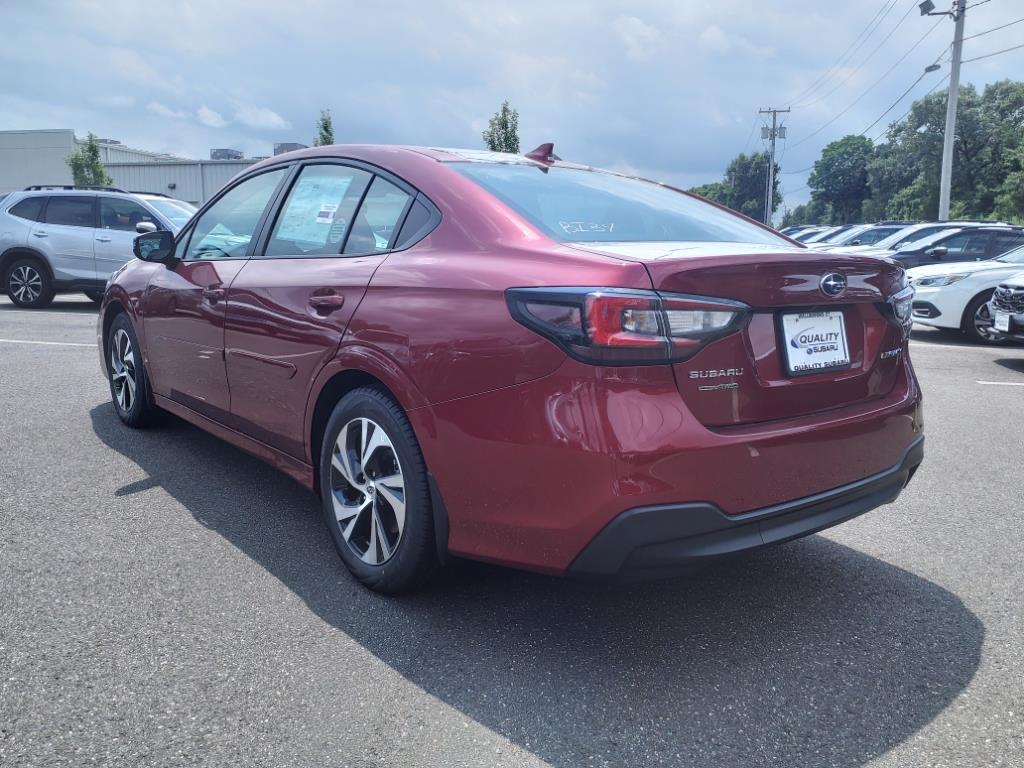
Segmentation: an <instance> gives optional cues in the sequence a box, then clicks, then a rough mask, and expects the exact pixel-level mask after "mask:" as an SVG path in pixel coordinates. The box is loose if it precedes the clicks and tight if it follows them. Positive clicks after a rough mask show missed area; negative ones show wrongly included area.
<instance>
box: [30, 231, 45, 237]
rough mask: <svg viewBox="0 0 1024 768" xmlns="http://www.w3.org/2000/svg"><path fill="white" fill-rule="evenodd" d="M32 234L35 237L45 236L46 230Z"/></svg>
mask: <svg viewBox="0 0 1024 768" xmlns="http://www.w3.org/2000/svg"><path fill="white" fill-rule="evenodd" d="M32 234H33V235H34V236H35V237H47V233H46V232H33V233H32Z"/></svg>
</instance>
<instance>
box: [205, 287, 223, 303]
mask: <svg viewBox="0 0 1024 768" xmlns="http://www.w3.org/2000/svg"><path fill="white" fill-rule="evenodd" d="M203 298H204V299H207V300H208V301H209V302H210V303H211V304H216V303H217V302H218V301H220V300H221V299H223V298H224V289H223V288H203Z"/></svg>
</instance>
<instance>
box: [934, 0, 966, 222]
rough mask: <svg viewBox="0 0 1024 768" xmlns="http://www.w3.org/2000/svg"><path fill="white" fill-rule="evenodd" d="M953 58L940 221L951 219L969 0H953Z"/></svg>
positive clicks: (943, 161) (947, 105)
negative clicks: (963, 51)
mask: <svg viewBox="0 0 1024 768" xmlns="http://www.w3.org/2000/svg"><path fill="white" fill-rule="evenodd" d="M952 16H953V21H954V24H955V26H954V29H953V59H952V61H951V63H950V70H949V95H948V96H947V97H946V131H945V133H944V134H943V137H942V176H941V178H940V180H939V221H947V220H948V219H949V193H950V187H951V186H952V183H953V140H954V138H955V137H956V107H957V101H958V100H959V98H960V58H961V52H962V50H963V47H964V18H965V17H966V16H967V0H953V11H952Z"/></svg>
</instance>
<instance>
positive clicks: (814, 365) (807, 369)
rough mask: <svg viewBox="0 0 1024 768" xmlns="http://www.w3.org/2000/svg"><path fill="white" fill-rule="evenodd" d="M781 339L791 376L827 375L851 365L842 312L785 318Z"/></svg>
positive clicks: (793, 314) (795, 314)
mask: <svg viewBox="0 0 1024 768" xmlns="http://www.w3.org/2000/svg"><path fill="white" fill-rule="evenodd" d="M782 335H783V339H784V341H785V349H786V366H787V367H788V369H789V372H790V373H813V372H815V371H827V370H829V369H832V368H842V367H844V366H847V365H849V364H850V350H849V348H848V347H847V345H846V323H845V322H844V320H843V313H842V312H799V313H791V314H785V315H783V316H782Z"/></svg>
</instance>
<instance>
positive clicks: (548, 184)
mask: <svg viewBox="0 0 1024 768" xmlns="http://www.w3.org/2000/svg"><path fill="white" fill-rule="evenodd" d="M451 167H452V168H454V169H455V170H456V171H458V172H459V173H461V174H462V175H463V176H465V177H467V178H469V179H471V180H472V181H474V182H476V183H477V184H479V185H480V186H481V187H483V188H484V189H486V190H487V191H488V192H490V193H491V194H492V195H494V196H495V197H496V198H498V199H499V200H501V201H502V202H504V203H505V204H506V205H508V206H509V207H510V208H512V209H513V210H514V211H516V212H517V213H518V214H519V215H521V216H522V217H523V218H525V219H526V220H527V221H529V222H530V223H531V224H533V225H534V226H535V227H537V229H539V230H541V231H542V232H544V233H546V234H548V235H550V236H551V237H553V238H555V239H557V240H563V241H567V242H576V243H614V242H643V241H697V242H728V243H758V244H763V245H775V246H787V245H788V246H791V245H792V244H791V243H790V242H789V241H788V240H786V239H785V238H783V237H782V236H780V235H776V234H773V233H771V232H769V231H768V230H765V229H762V228H761V227H759V226H757V225H755V224H752V223H750V222H748V221H746V220H745V219H742V218H740V217H739V216H736V215H734V214H731V213H729V212H727V211H723V210H721V209H719V208H716V207H715V206H713V205H711V204H710V203H706V202H703V201H701V200H698V199H697V198H694V197H690V196H689V195H684V194H683V193H681V192H676V191H674V190H671V189H667V188H665V187H662V186H660V185H658V184H654V183H652V182H649V181H640V180H638V179H630V178H626V177H624V176H617V175H615V174H612V173H605V172H602V171H587V170H581V169H576V168H559V167H553V168H542V167H539V166H533V165H509V164H496V163H452V164H451Z"/></svg>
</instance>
